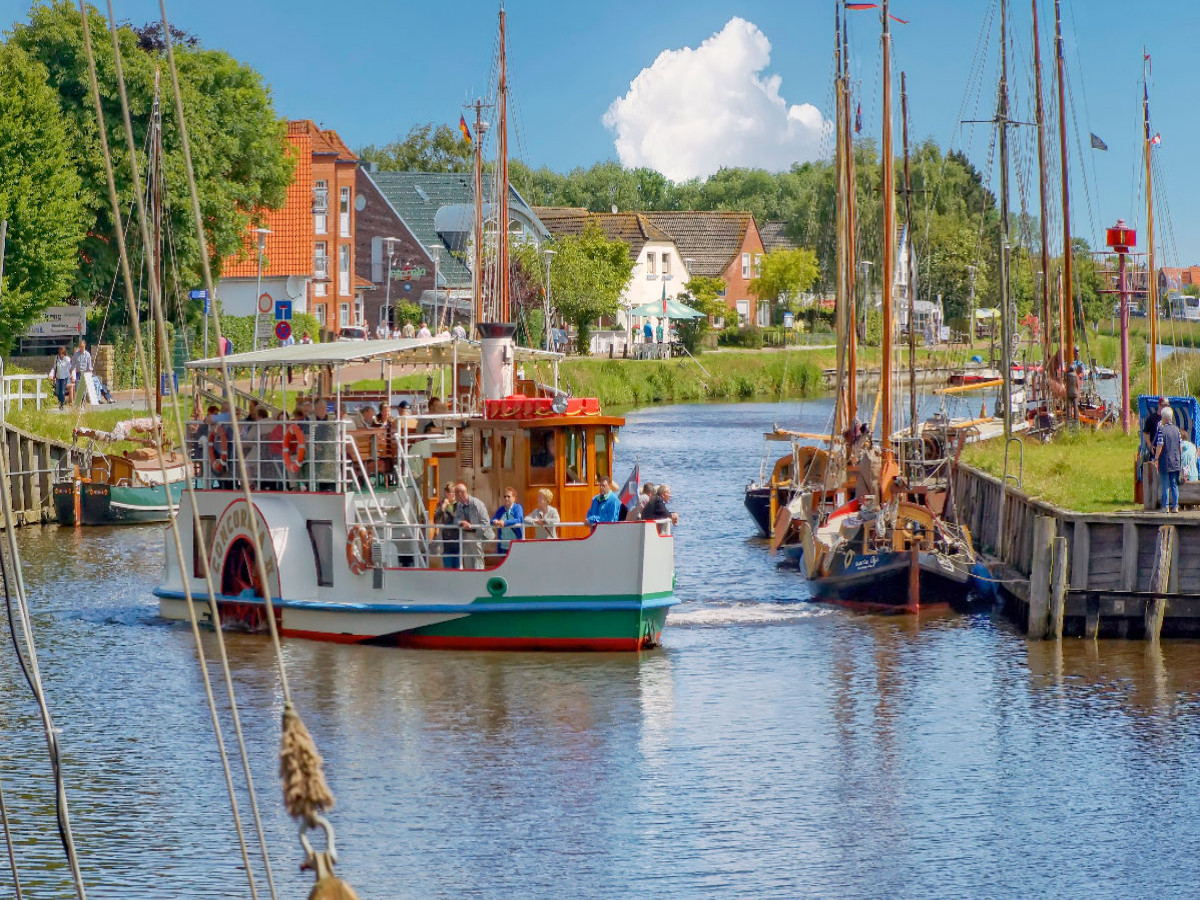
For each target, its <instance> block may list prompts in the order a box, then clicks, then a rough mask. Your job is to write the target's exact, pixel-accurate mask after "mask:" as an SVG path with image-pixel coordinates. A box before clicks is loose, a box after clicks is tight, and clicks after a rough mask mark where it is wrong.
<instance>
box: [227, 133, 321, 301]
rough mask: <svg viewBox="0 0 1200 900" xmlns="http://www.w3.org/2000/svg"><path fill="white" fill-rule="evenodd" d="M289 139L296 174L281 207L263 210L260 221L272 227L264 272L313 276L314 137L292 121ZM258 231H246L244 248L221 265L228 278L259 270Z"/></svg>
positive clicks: (266, 226) (258, 215)
mask: <svg viewBox="0 0 1200 900" xmlns="http://www.w3.org/2000/svg"><path fill="white" fill-rule="evenodd" d="M287 139H288V143H289V144H291V145H292V149H293V151H294V152H295V154H296V174H295V177H294V178H293V179H292V183H291V184H290V185H289V186H288V189H287V199H286V200H285V201H284V204H283V207H282V208H281V209H268V210H260V211H259V212H258V213H257V214H256V215H255V217H254V218H255V220H256V222H261V224H262V227H264V228H269V229H270V230H271V234H268V235H267V245H266V247H267V249H266V253H265V254H264V257H265V260H264V262H263V275H269V276H273V277H278V276H280V275H300V276H302V277H306V278H308V277H312V273H313V241H314V239H315V235H314V233H313V215H312V204H313V177H312V154H313V151H312V140H311V138H310V136H309V134H308V133H307V132H305V131H298V132H296V133H293V131H292V128H291V125H290V124H289V125H288V136H287ZM256 243H257V235H255V234H254V233H253V232H252V231H250V232H248V233H247V235H246V241H245V244H244V246H243V248H242V252H241V253H239V254H238V255H237V256H229V257H226V259H225V261H224V264H223V265H222V267H221V274H222V276H223V277H225V278H253V277H255V276H256V275H257V274H258V256H257V253H256V252H255V246H256Z"/></svg>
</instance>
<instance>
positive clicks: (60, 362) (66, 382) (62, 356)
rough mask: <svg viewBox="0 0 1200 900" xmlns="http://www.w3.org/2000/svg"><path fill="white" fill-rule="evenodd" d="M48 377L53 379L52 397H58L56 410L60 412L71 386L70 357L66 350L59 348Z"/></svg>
mask: <svg viewBox="0 0 1200 900" xmlns="http://www.w3.org/2000/svg"><path fill="white" fill-rule="evenodd" d="M50 377H51V378H52V379H54V395H55V396H56V397H58V408H59V409H60V410H61V409H62V408H63V407H64V406H65V405H66V402H67V390H68V388H69V386H70V384H71V357H69V356H67V348H66V347H59V348H58V356H56V357H54V362H53V364H52V365H51V366H50Z"/></svg>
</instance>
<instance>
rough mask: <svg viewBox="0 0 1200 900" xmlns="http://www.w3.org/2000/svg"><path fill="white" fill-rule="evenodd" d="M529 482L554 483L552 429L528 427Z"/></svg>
mask: <svg viewBox="0 0 1200 900" xmlns="http://www.w3.org/2000/svg"><path fill="white" fill-rule="evenodd" d="M529 483H530V484H554V429H553V428H531V429H529Z"/></svg>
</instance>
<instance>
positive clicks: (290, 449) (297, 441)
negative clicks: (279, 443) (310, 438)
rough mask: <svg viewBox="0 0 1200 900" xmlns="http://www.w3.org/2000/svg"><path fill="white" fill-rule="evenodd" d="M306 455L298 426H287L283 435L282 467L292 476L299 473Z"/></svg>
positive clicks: (302, 433) (301, 433) (302, 436)
mask: <svg viewBox="0 0 1200 900" xmlns="http://www.w3.org/2000/svg"><path fill="white" fill-rule="evenodd" d="M305 455H306V450H305V443H304V432H303V431H301V430H300V426H299V425H289V426H288V427H287V431H286V432H285V433H284V435H283V466H284V468H285V469H287V470H288V471H289V472H291V473H292V474H293V475H295V474H296V473H297V472H299V471H300V466H302V465H303V464H304V457H305Z"/></svg>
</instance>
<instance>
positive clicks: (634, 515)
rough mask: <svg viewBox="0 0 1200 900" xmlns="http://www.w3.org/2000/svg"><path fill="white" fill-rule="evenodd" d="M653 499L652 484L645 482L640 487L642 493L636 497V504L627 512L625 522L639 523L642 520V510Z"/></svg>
mask: <svg viewBox="0 0 1200 900" xmlns="http://www.w3.org/2000/svg"><path fill="white" fill-rule="evenodd" d="M653 499H654V482H653V481H647V482H646V483H645V484H643V485H642V492H641V493H640V494H638V496H637V503H635V504H634V507H633V509H631V510H630V511H629V517H628V518H627V519H626V521H627V522H639V521H641V518H642V510H644V509H645V508H646V504H647V503H649V502H650V501H651V500H653Z"/></svg>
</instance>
